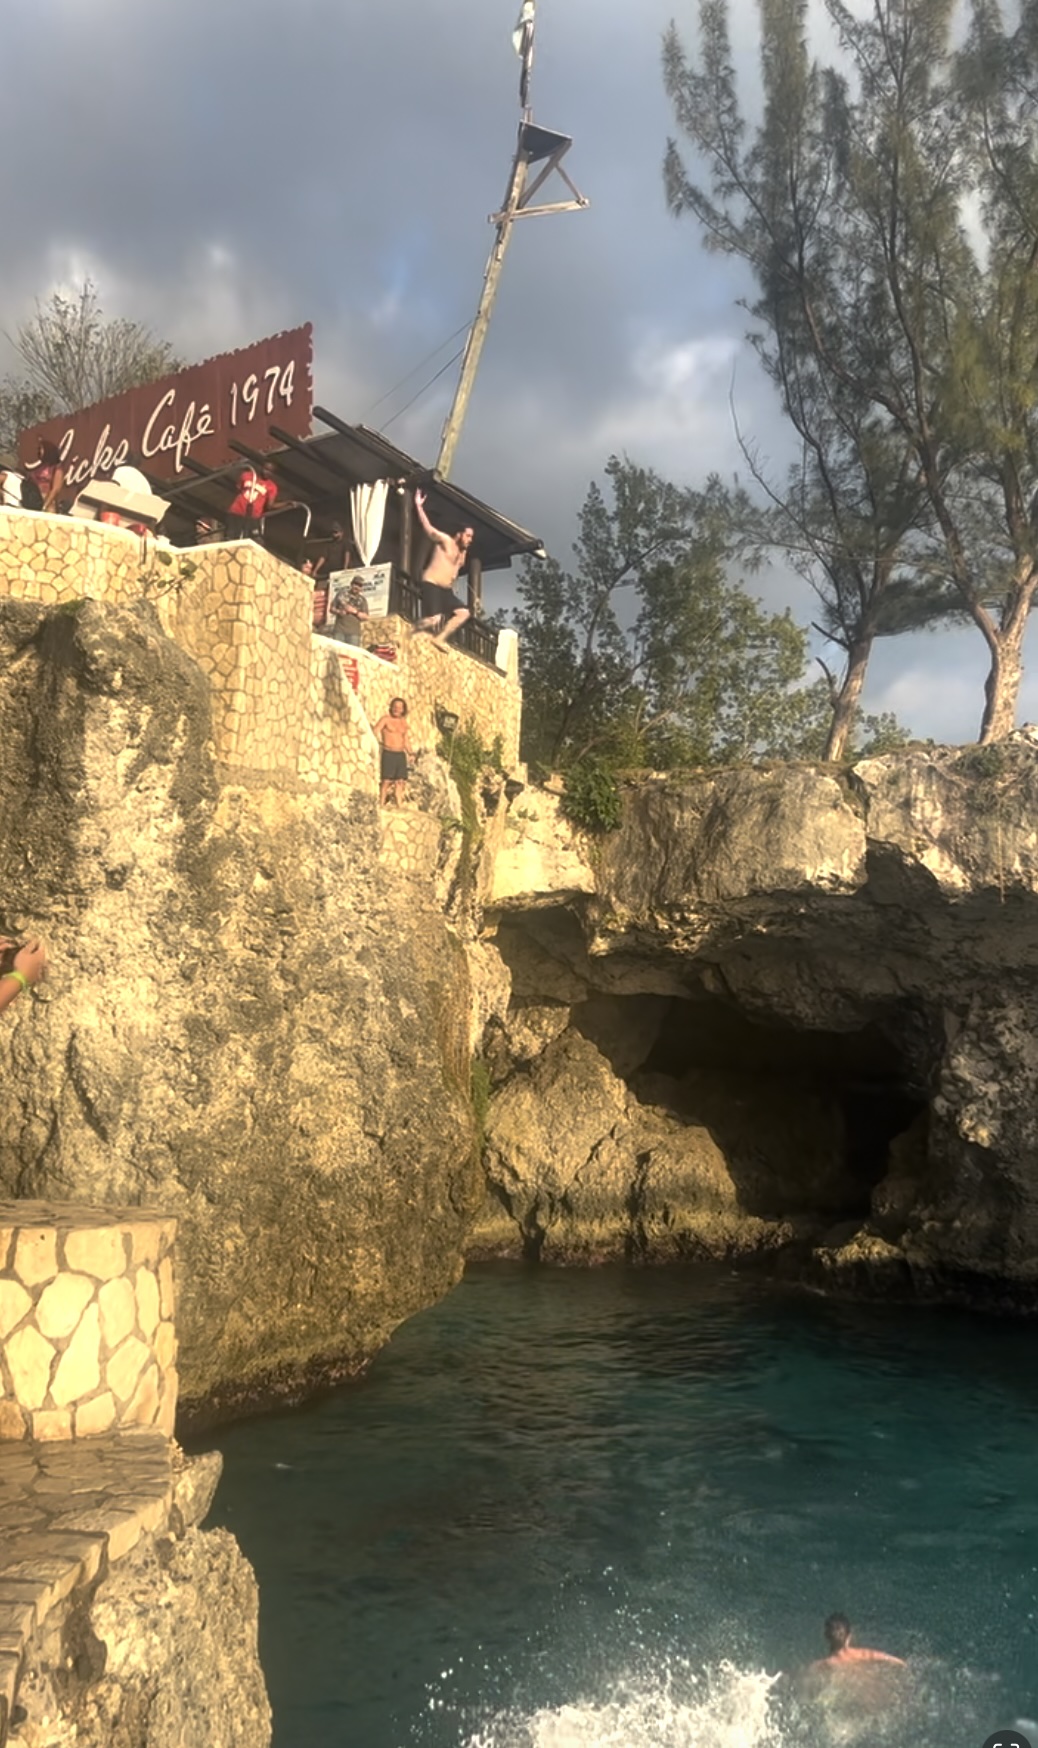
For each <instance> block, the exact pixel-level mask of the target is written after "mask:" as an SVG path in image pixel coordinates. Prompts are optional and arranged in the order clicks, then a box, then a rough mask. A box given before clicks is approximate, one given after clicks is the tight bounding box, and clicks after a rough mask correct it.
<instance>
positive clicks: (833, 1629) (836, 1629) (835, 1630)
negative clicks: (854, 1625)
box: [823, 1614, 851, 1652]
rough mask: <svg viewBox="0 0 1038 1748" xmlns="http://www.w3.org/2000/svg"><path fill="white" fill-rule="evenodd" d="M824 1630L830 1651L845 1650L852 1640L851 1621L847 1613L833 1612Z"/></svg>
mask: <svg viewBox="0 0 1038 1748" xmlns="http://www.w3.org/2000/svg"><path fill="white" fill-rule="evenodd" d="M823 1631H824V1633H825V1642H826V1644H827V1645H828V1647H829V1649H830V1651H834V1652H835V1651H844V1650H846V1648H847V1646H848V1645H849V1644H850V1642H851V1623H850V1621H849V1620H848V1619H847V1616H846V1615H845V1614H831V1615H830V1616H829V1619H828V1620H827V1621H826V1623H825V1627H824V1629H823Z"/></svg>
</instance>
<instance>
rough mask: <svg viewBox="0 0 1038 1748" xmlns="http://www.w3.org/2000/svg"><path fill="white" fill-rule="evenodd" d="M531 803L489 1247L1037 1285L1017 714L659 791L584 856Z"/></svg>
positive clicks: (1036, 1083) (505, 895)
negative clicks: (848, 765)
mask: <svg viewBox="0 0 1038 1748" xmlns="http://www.w3.org/2000/svg"><path fill="white" fill-rule="evenodd" d="M521 805H522V807H523V817H522V820H521V821H516V823H515V825H514V827H513V830H512V832H511V837H510V840H509V851H508V855H507V856H505V857H503V858H501V859H500V861H499V863H498V865H497V867H496V870H495V872H494V876H493V882H492V884H491V883H489V882H488V901H489V906H490V911H489V919H490V921H491V922H492V923H496V944H497V949H498V951H499V952H500V954H501V957H502V959H503V961H504V963H505V965H506V966H507V967H508V969H509V972H510V976H511V983H512V998H511V1006H510V1010H509V1013H508V1017H507V1019H506V1021H505V1022H504V1023H503V1024H501V1025H497V1026H495V1025H492V1026H491V1028H490V1032H489V1034H488V1039H487V1056H488V1062H489V1064H490V1066H491V1070H492V1073H493V1075H494V1077H495V1080H496V1083H497V1090H496V1093H495V1097H494V1099H493V1100H492V1103H491V1107H490V1112H489V1117H488V1123H487V1141H488V1146H487V1159H488V1167H489V1173H490V1180H491V1187H492V1194H491V1197H490V1200H489V1202H488V1204H487V1206H486V1208H485V1209H484V1211H483V1214H482V1215H481V1216H480V1220H479V1222H478V1225H477V1230H476V1234H475V1238H474V1241H473V1250H474V1252H475V1253H476V1254H484V1255H485V1254H515V1253H516V1252H518V1251H524V1252H525V1253H526V1254H535V1255H541V1256H546V1257H551V1256H554V1257H557V1258H559V1259H573V1260H577V1259H583V1258H586V1257H588V1256H619V1255H626V1256H632V1257H638V1258H661V1257H668V1256H675V1255H714V1256H733V1255H742V1256H746V1255H751V1254H752V1255H757V1254H761V1253H766V1254H770V1253H772V1252H775V1251H781V1252H782V1253H783V1255H784V1256H786V1257H787V1258H789V1259H794V1258H795V1266H796V1267H797V1268H798V1269H799V1270H800V1271H805V1270H806V1272H807V1273H808V1274H809V1275H810V1276H811V1277H812V1278H814V1279H815V1280H821V1281H831V1282H836V1283H838V1284H846V1285H849V1286H853V1287H855V1288H858V1287H867V1288H873V1287H877V1286H878V1287H880V1288H882V1289H883V1290H896V1291H915V1292H921V1293H926V1294H929V1295H934V1296H941V1297H955V1298H964V1299H967V1300H969V1301H970V1302H973V1303H983V1304H991V1305H999V1306H1014V1307H1031V1306H1033V1305H1035V1304H1038V1119H1036V1116H1035V1112H1036V1110H1038V1096H1036V1095H1038V747H1036V744H1035V740H1034V738H1033V737H1032V735H1031V733H1030V731H1022V732H1021V733H1020V734H1018V735H1016V736H1014V737H1013V739H1012V740H1011V741H1009V742H1007V743H1004V744H1002V745H1000V746H996V747H991V748H966V749H961V750H953V749H947V748H944V749H942V748H931V749H911V750H906V751H905V752H903V753H898V754H892V755H890V756H888V757H886V758H882V759H875V760H871V761H866V762H862V763H860V764H858V765H857V767H855V768H854V769H853V770H851V771H849V772H840V771H835V770H833V769H831V768H826V767H809V766H804V767H799V766H786V767H780V768H775V769H772V770H750V769H746V770H733V771H725V772H720V773H717V774H714V775H707V774H704V775H702V776H697V777H690V778H687V779H684V780H680V781H678V780H672V781H664V780H662V779H661V780H647V781H645V782H643V783H641V784H637V785H632V786H631V787H630V788H629V789H628V790H627V792H626V796H625V812H624V819H623V823H622V825H621V827H620V829H619V830H618V831H617V832H615V833H613V834H611V835H609V836H608V837H606V838H605V839H603V840H601V841H599V842H598V843H596V844H595V845H594V846H593V847H589V846H588V845H587V844H584V845H583V847H582V846H581V843H580V840H579V839H576V838H574V837H573V836H572V834H570V835H569V840H568V843H564V842H563V841H562V840H563V839H565V837H566V833H565V829H564V827H563V826H562V825H561V824H560V822H559V821H558V818H557V815H556V812H555V809H554V804H553V803H551V802H548V803H543V802H541V800H540V798H539V797H531V795H530V794H529V793H527V794H526V795H525V796H524V797H523V798H522V803H521ZM514 812H515V807H514V806H513V815H514ZM507 835H508V834H507V827H506V836H507ZM555 882H558V885H557V887H554V883H555Z"/></svg>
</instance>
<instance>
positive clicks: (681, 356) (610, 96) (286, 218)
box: [0, 0, 975, 733]
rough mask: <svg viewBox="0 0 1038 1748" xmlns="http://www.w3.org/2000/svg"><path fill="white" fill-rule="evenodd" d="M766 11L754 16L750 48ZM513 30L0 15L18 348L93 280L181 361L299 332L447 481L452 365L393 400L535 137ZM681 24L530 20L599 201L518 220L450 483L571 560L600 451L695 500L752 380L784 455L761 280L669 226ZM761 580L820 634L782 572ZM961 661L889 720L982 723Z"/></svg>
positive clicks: (451, 301) (578, 175)
mask: <svg viewBox="0 0 1038 1748" xmlns="http://www.w3.org/2000/svg"><path fill="white" fill-rule="evenodd" d="M751 6H752V0H735V7H736V29H735V40H736V44H737V51H738V53H739V54H740V55H748V54H749V53H750V45H751V43H752V37H753V33H752V31H751V30H749V29H744V28H742V27H741V25H740V22H739V19H740V16H741V17H742V18H743V19H746V18H748V16H749V13H750V10H751ZM517 11H518V3H517V0H277V3H276V4H275V3H274V0H250V3H249V5H248V6H241V5H231V4H228V0H177V3H176V4H175V5H174V4H171V3H170V0H161V3H159V4H151V5H147V4H142V3H141V0H92V3H91V4H89V5H86V4H83V0H36V4H35V6H34V7H32V8H28V7H15V6H13V5H12V6H8V7H5V9H4V24H3V40H2V45H0V54H2V57H3V59H2V78H3V95H4V101H3V103H2V104H0V162H3V163H4V165H5V167H6V170H5V174H4V176H3V178H2V179H0V228H2V234H3V236H4V239H5V250H4V254H3V258H2V260H0V326H2V327H5V328H7V329H11V328H12V327H14V326H15V325H17V323H18V321H19V320H21V319H23V318H24V316H25V315H26V314H28V313H29V311H30V310H31V307H32V299H33V297H34V296H36V295H40V296H45V295H46V294H47V293H48V291H49V290H50V289H51V288H52V287H53V286H54V285H55V284H56V283H60V282H62V281H64V282H66V283H67V282H69V281H70V280H74V279H75V278H77V277H80V276H82V274H83V273H84V272H87V271H89V272H92V273H93V274H94V275H95V277H96V278H97V280H98V283H99V285H100V288H101V292H102V299H103V302H104V305H105V308H106V309H107V310H110V311H112V312H118V313H124V314H127V315H131V316H133V317H135V318H137V319H140V320H143V321H145V322H147V323H148V324H150V325H151V326H152V327H153V328H154V329H155V331H156V332H157V333H160V334H162V335H164V336H167V337H168V338H170V339H171V340H172V341H173V342H174V343H175V344H176V346H177V347H178V348H179V350H180V351H181V352H182V354H183V355H184V356H185V357H187V358H197V357H199V356H204V355H207V354H208V353H211V352H213V351H217V350H221V349H224V348H227V347H231V346H234V345H237V344H241V343H243V342H245V341H247V340H250V339H252V338H256V337H258V336H259V335H261V334H264V333H268V332H271V331H273V330H275V329H276V328H279V327H284V326H290V325H293V324H295V323H297V322H299V321H303V320H307V319H311V320H312V321H313V322H314V325H315V352H316V387H317V394H318V398H319V399H321V400H322V401H323V402H324V403H326V404H328V405H331V406H332V407H334V408H335V409H336V410H337V411H339V412H340V413H341V414H342V415H343V416H345V417H347V418H351V419H368V420H369V422H371V423H373V424H375V425H383V424H385V423H386V422H387V421H391V422H390V423H389V424H388V431H389V435H391V436H392V437H393V438H394V439H395V440H396V441H397V442H399V443H400V444H401V445H402V446H403V447H405V448H407V449H409V450H410V451H411V452H412V453H414V454H416V455H417V456H419V458H420V459H423V460H429V461H431V460H432V459H433V458H434V457H435V454H436V449H437V443H438V438H439V429H440V424H441V421H442V418H443V415H444V412H445V410H446V406H447V403H448V401H449V398H450V391H451V388H452V386H453V381H454V373H453V371H452V372H451V373H449V374H448V376H447V377H445V378H444V380H443V381H442V382H441V383H440V384H439V385H438V386H437V387H436V388H435V389H433V390H432V391H430V393H429V394H428V395H427V396H425V397H424V398H422V399H421V400H420V401H419V402H418V403H417V405H416V406H415V407H414V408H412V409H411V410H409V411H407V412H405V413H404V414H403V415H402V416H400V417H396V418H394V417H393V415H394V414H396V413H397V412H398V409H400V408H402V407H403V405H404V403H405V401H406V400H407V399H408V398H409V396H410V395H411V394H412V393H413V392H414V390H415V389H416V388H417V387H419V386H420V385H421V383H422V381H423V380H424V376H426V375H430V374H431V373H432V371H433V370H435V369H436V368H437V366H438V365H439V364H441V363H443V362H444V361H445V360H446V359H447V358H449V356H450V353H451V351H452V350H453V349H454V347H447V348H445V349H444V350H443V351H441V352H440V353H439V354H438V355H437V357H436V358H435V359H434V360H433V362H432V363H431V364H430V365H429V366H428V367H427V368H426V370H425V372H424V373H422V372H420V373H419V374H418V375H417V376H416V377H415V378H414V379H413V380H412V381H411V382H409V383H408V384H407V385H406V386H405V387H404V388H403V389H401V390H400V392H399V393H397V394H396V395H394V396H391V397H390V399H388V400H386V401H382V400H381V399H380V398H381V397H382V396H383V395H384V394H385V392H386V390H388V389H390V388H391V387H392V386H393V385H394V384H395V383H396V382H397V381H398V379H399V378H400V377H402V376H403V375H404V374H405V373H406V372H408V371H410V370H411V368H412V366H414V365H415V364H416V363H417V362H418V361H419V360H420V359H422V358H423V357H424V356H425V355H426V354H427V353H429V352H431V351H432V350H433V349H434V348H436V347H437V346H439V345H440V343H441V342H442V341H444V340H445V339H446V337H447V336H448V335H449V334H450V333H451V332H452V331H453V330H454V329H457V328H459V327H460V326H461V325H462V324H463V323H464V322H465V321H466V320H467V319H468V318H469V317H470V316H471V314H472V312H473V310H474V308H475V304H476V301H477V298H478V295H479V286H480V280H481V276H482V271H483V265H484V262H485V258H486V253H487V249H488V247H489V243H490V236H491V233H490V229H489V227H488V226H487V224H486V217H487V214H488V213H489V212H491V211H492V210H493V209H494V208H495V207H496V206H497V205H498V204H499V203H500V201H501V199H502V196H503V193H504V188H505V182H506V176H507V171H508V166H509V161H510V158H511V152H512V148H513V144H514V138H515V126H516V121H517V118H518V111H517V86H518V62H517V60H516V58H515V56H514V54H513V51H512V47H511V41H510V37H511V29H512V25H513V23H514V19H515V15H516V13H517ZM674 11H676V12H677V14H678V19H679V23H681V24H684V25H685V26H686V27H687V28H688V29H689V30H691V28H692V23H693V6H692V4H691V0H539V4H538V37H537V59H536V65H535V69H534V84H533V96H534V107H535V112H536V115H537V118H538V120H539V121H541V122H542V123H544V124H545V125H548V126H551V127H555V128H558V129H560V130H562V131H565V132H567V133H571V134H572V135H573V136H574V146H573V150H572V152H571V154H570V157H569V159H568V160H567V163H568V166H569V167H570V169H571V172H572V174H573V176H574V178H575V180H576V181H577V183H578V185H579V186H581V187H582V188H583V189H584V191H585V192H586V193H587V194H588V195H589V196H590V198H591V202H592V204H591V207H590V208H589V210H588V211H587V212H584V213H580V214H575V215H570V216H564V217H558V218H545V219H536V220H529V221H524V222H523V223H520V225H519V226H518V227H517V230H516V234H515V238H514V241H513V244H512V249H511V253H510V256H509V259H508V262H507V264H506V268H505V273H504V276H503V282H502V290H501V295H500V299H499V303H498V307H497V310H496V312H495V316H494V320H493V323H492V326H491V331H490V338H489V341H488V344H487V348H486V351H485V353H484V360H483V365H482V368H481V373H480V376H479V379H478V382H477V385H476V390H475V394H474V397H473V401H472V406H471V411H470V415H469V420H468V423H467V425H466V428H465V432H464V435H463V438H462V441H461V444H460V446H459V450H458V458H457V465H456V469H455V472H456V476H457V477H458V478H459V479H460V480H461V481H462V482H463V483H464V484H465V485H467V486H469V487H470V488H471V489H472V490H474V491H476V492H478V493H480V494H481V495H483V496H485V497H487V498H489V499H490V500H491V501H492V502H494V503H497V504H498V505H500V507H501V508H502V509H504V510H506V511H508V512H509V513H510V514H512V515H514V516H516V517H517V518H518V519H520V520H522V521H523V522H525V523H526V524H527V525H528V526H530V527H532V528H535V529H536V530H537V531H538V532H539V533H542V534H543V535H544V536H545V537H547V538H548V540H549V542H550V543H551V544H552V546H553V547H556V548H560V549H564V548H565V547H566V545H567V544H568V541H569V539H570V538H571V535H572V528H573V521H574V516H575V511H576V509H577V507H578V505H579V503H580V501H581V499H582V498H583V495H584V491H585V489H586V486H587V483H588V480H589V479H590V478H591V476H592V475H593V474H595V473H597V472H599V471H600V469H601V467H602V465H603V463H604V461H605V459H606V457H607V456H608V454H609V453H610V452H611V451H622V450H627V451H628V452H629V453H631V454H632V455H633V456H635V457H636V458H637V459H639V460H642V461H645V462H647V463H649V464H651V465H655V466H657V467H659V468H661V469H662V470H664V471H666V472H668V473H670V474H671V475H672V476H673V477H675V478H679V479H684V480H686V481H688V482H689V483H692V484H698V483H701V482H702V481H703V479H704V478H705V477H706V475H707V473H708V472H709V471H711V470H712V469H717V470H718V471H720V472H722V473H726V474H727V473H731V472H732V471H734V470H735V469H737V468H739V467H740V466H741V465H742V463H741V458H740V456H739V451H738V445H737V443H736V441H735V437H734V433H733V429H732V421H731V416H730V412H729V396H730V394H731V393H732V391H733V386H734V394H735V399H736V401H737V404H738V409H739V417H740V422H741V424H742V426H743V428H744V429H745V430H746V431H747V432H748V433H749V434H750V435H751V436H752V437H753V439H754V440H755V441H756V443H757V444H758V446H759V448H760V449H761V451H762V452H763V454H764V455H765V456H766V457H768V458H770V460H771V461H772V463H773V466H774V468H775V471H776V472H778V471H781V467H782V465H783V457H784V455H785V453H786V444H787V442H788V439H787V437H786V434H785V432H784V430H783V426H782V421H781V417H780V415H779V413H778V411H777V408H776V407H775V404H774V401H773V398H772V396H771V394H770V391H769V390H768V389H767V387H766V385H765V384H763V383H762V382H761V380H760V377H759V375H758V373H757V372H756V370H755V367H754V365H753V362H752V358H751V357H750V355H749V353H748V351H747V349H746V348H745V346H744V345H743V343H742V340H743V332H744V329H745V326H746V319H745V317H744V315H743V313H742V311H740V310H739V309H738V308H737V307H736V300H737V298H738V296H739V295H740V294H741V293H743V292H745V291H746V289H747V287H746V285H745V284H744V283H743V282H742V281H741V280H740V278H739V276H738V273H737V272H736V270H735V269H734V268H733V267H732V266H731V265H730V264H728V263H725V262H723V261H721V260H718V258H717V257H711V256H708V255H706V254H705V253H704V252H703V251H702V249H701V248H700V246H699V242H698V239H697V237H696V234H695V229H694V227H693V226H692V225H691V224H688V223H683V224H680V225H679V224H676V223H675V222H674V221H673V220H671V219H670V218H669V217H668V215H667V213H666V211H665V207H664V200H663V191H662V177H661V162H662V155H663V149H664V144H665V139H666V135H667V133H668V131H669V130H670V127H671V118H670V115H669V113H668V109H667V105H666V102H665V99H664V95H663V91H662V84H661V78H660V38H661V34H662V31H663V29H664V28H665V26H666V24H667V22H668V20H669V18H670V16H671V13H672V12H674ZM751 89H752V86H751ZM16 166H17V168H16ZM458 343H459V342H457V341H456V342H455V343H454V345H455V346H456V345H457V344H458ZM0 353H2V348H0ZM9 362H10V358H9V356H8V357H7V358H4V357H3V356H0V366H2V365H3V364H4V363H9ZM376 402H379V403H380V404H379V405H378V406H377V407H376V408H375V409H374V410H372V408H373V403H376ZM754 587H755V588H757V589H758V590H759V591H760V592H762V593H764V594H766V595H767V596H768V597H769V598H770V599H773V600H775V601H778V600H780V599H783V600H784V599H789V600H791V601H793V602H794V605H795V609H796V611H797V612H798V614H799V615H800V616H801V617H802V618H805V619H806V618H807V617H809V616H810V601H809V599H807V598H805V594H804V591H803V589H802V588H801V587H800V586H799V585H795V584H794V583H793V582H792V581H791V579H790V578H788V577H786V576H784V575H782V573H775V574H773V575H771V576H766V577H764V578H763V579H761V580H757V581H755V583H754ZM492 604H496V603H492ZM936 647H937V646H936V644H932V645H930V646H929V649H930V650H932V649H933V648H936ZM943 647H945V648H947V649H948V650H949V665H950V667H951V669H952V671H951V673H950V674H945V675H944V677H943V683H942V685H941V686H940V687H938V688H933V687H930V688H929V690H928V688H927V685H926V676H927V673H928V671H929V670H928V668H927V665H926V664H927V661H929V662H930V664H931V666H932V659H933V658H932V655H929V654H928V655H924V656H923V658H922V664H921V665H920V655H919V652H918V651H916V650H913V651H912V652H911V653H910V654H908V653H906V655H905V657H904V659H903V660H902V661H901V664H900V666H899V665H898V659H897V653H896V652H894V651H890V652H884V659H883V660H882V661H881V662H880V663H879V664H878V670H877V671H882V674H883V676H884V677H883V680H882V682H881V684H880V686H879V689H878V690H877V688H876V687H875V686H874V687H873V691H874V692H876V696H875V697H873V698H871V699H870V703H871V704H872V706H873V707H874V708H875V707H880V706H881V705H882V704H884V703H885V702H886V701H887V700H888V698H896V702H897V704H898V707H899V709H901V710H903V712H904V713H905V714H906V716H908V718H909V719H910V720H912V721H913V722H914V723H915V724H916V726H918V727H924V726H925V727H928V728H929V727H932V731H933V732H935V733H968V732H970V731H971V728H972V720H970V721H968V722H967V721H958V722H954V723H953V722H951V721H950V720H948V713H949V711H950V709H951V701H952V700H953V699H956V698H957V697H958V693H957V691H956V684H955V680H956V675H957V674H959V673H961V674H962V675H963V676H964V678H963V686H964V688H965V687H966V680H965V676H966V675H967V673H968V674H969V676H970V678H969V686H970V687H972V685H973V684H974V680H973V669H974V667H975V661H974V656H975V652H974V651H973V650H972V649H971V650H969V652H966V651H965V649H964V650H962V651H961V652H960V650H959V647H958V644H956V646H955V649H954V651H952V650H951V646H943ZM913 693H914V694H915V695H918V696H920V697H922V698H923V709H924V711H925V712H926V713H928V714H927V720H926V722H925V723H924V722H923V721H922V720H920V718H919V716H918V714H917V713H916V712H914V711H913V710H912V708H911V696H908V697H907V701H906V694H913ZM942 712H943V713H944V714H943V715H942Z"/></svg>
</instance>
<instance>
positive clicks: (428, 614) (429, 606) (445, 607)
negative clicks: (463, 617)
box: [422, 578, 465, 619]
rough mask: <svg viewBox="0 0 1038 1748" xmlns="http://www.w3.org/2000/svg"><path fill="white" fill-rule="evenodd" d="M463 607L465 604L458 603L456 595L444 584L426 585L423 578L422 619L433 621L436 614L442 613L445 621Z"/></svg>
mask: <svg viewBox="0 0 1038 1748" xmlns="http://www.w3.org/2000/svg"><path fill="white" fill-rule="evenodd" d="M464 606H465V602H464V601H459V600H458V597H457V595H455V594H454V592H453V591H452V590H451V589H449V588H448V587H447V585H446V583H427V582H426V581H425V579H424V578H423V579H422V616H423V618H425V619H434V618H435V617H436V616H437V614H440V613H442V614H443V616H444V618H445V619H449V618H450V616H451V614H452V613H456V612H457V610H458V608H459V607H464Z"/></svg>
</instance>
